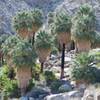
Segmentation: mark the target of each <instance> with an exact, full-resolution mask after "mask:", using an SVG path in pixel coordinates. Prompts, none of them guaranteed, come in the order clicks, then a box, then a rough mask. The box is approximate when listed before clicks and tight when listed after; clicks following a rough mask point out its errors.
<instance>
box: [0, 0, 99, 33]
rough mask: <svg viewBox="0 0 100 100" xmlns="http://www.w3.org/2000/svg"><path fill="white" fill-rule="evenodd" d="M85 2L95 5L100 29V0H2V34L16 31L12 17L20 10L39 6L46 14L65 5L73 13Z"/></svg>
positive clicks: (0, 0) (0, 21)
mask: <svg viewBox="0 0 100 100" xmlns="http://www.w3.org/2000/svg"><path fill="white" fill-rule="evenodd" d="M83 3H89V4H91V5H92V6H93V8H94V10H95V14H96V18H97V25H96V27H97V30H98V31H100V28H99V27H100V0H0V34H3V33H12V34H13V33H15V32H14V31H13V29H12V27H11V19H12V17H13V16H14V15H15V14H16V12H18V11H19V10H24V9H32V8H34V7H37V8H40V9H42V10H43V12H44V14H45V16H46V15H47V13H48V12H49V11H53V10H54V9H55V8H56V7H57V6H63V7H65V8H66V9H67V10H68V11H69V12H70V14H72V15H73V14H74V13H75V12H76V10H77V8H78V7H79V6H80V5H81V4H83Z"/></svg>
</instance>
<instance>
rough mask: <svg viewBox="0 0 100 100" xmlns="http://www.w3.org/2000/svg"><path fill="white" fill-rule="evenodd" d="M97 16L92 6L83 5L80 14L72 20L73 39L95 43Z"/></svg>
mask: <svg viewBox="0 0 100 100" xmlns="http://www.w3.org/2000/svg"><path fill="white" fill-rule="evenodd" d="M95 21H96V19H95V15H94V11H93V9H92V7H91V6H89V5H87V4H86V5H82V6H81V7H80V9H79V11H78V13H77V14H76V15H75V16H74V17H73V19H72V23H73V24H72V30H71V33H72V37H73V38H74V39H75V40H77V39H79V40H81V39H85V40H91V41H93V37H94V36H95Z"/></svg>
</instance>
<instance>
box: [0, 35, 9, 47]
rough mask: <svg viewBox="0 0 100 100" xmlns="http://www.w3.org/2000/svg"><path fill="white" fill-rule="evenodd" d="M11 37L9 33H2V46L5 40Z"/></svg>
mask: <svg viewBox="0 0 100 100" xmlns="http://www.w3.org/2000/svg"><path fill="white" fill-rule="evenodd" d="M8 37H9V34H2V35H1V36H0V48H1V46H2V44H3V43H4V42H5V40H6V39H7V38H8Z"/></svg>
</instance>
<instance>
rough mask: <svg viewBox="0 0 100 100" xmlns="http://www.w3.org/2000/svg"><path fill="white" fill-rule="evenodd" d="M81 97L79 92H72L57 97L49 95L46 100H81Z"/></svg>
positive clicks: (56, 95)
mask: <svg viewBox="0 0 100 100" xmlns="http://www.w3.org/2000/svg"><path fill="white" fill-rule="evenodd" d="M81 98H82V97H81V95H80V93H79V92H78V91H72V92H68V93H61V94H55V95H49V96H47V97H45V99H44V100H81Z"/></svg>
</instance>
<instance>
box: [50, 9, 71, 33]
mask: <svg viewBox="0 0 100 100" xmlns="http://www.w3.org/2000/svg"><path fill="white" fill-rule="evenodd" d="M50 25H51V30H52V31H53V33H57V34H59V33H70V29H71V25H72V24H71V17H70V16H69V15H68V13H67V11H66V10H65V9H64V8H61V9H58V10H56V12H55V13H54V16H53V19H52V23H50Z"/></svg>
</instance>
